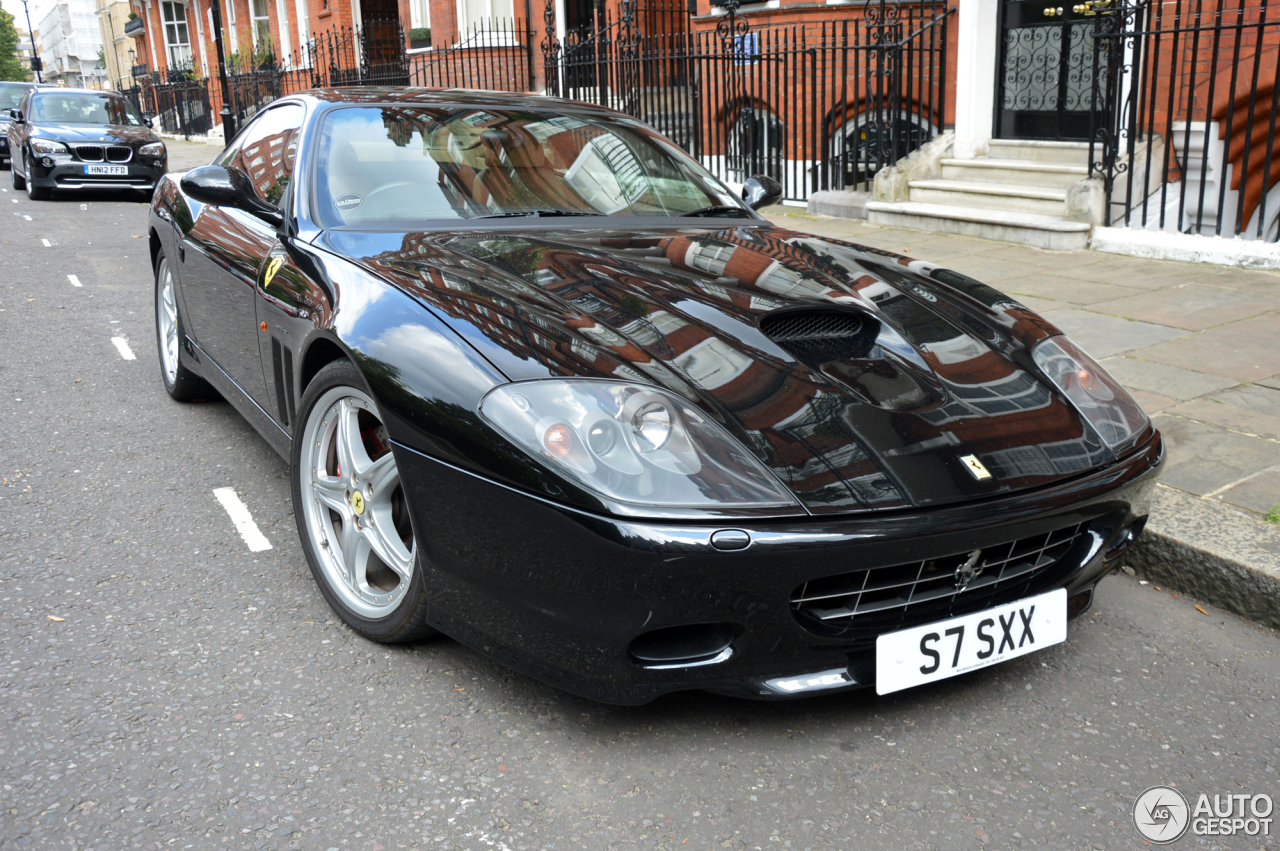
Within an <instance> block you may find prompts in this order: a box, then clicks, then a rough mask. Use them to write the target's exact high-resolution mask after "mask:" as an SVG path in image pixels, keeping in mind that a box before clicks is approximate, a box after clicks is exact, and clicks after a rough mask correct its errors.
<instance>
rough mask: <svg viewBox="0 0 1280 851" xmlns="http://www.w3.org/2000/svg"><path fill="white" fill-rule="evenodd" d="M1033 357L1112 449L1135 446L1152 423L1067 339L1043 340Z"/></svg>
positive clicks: (1053, 338) (1102, 371)
mask: <svg viewBox="0 0 1280 851" xmlns="http://www.w3.org/2000/svg"><path fill="white" fill-rule="evenodd" d="M1031 356H1032V357H1033V358H1034V359H1035V362H1036V365H1037V366H1039V367H1040V369H1041V370H1043V372H1044V374H1045V375H1046V376H1048V378H1049V380H1050V381H1052V382H1053V383H1054V384H1055V385H1056V386H1057V388H1058V389H1059V390H1061V391H1062V393H1063V395H1064V396H1066V397H1067V398H1068V399H1069V400H1071V404H1073V405H1074V406H1075V407H1076V410H1078V411H1079V412H1080V415H1081V416H1083V417H1084V418H1085V419H1086V420H1088V421H1089V425H1091V426H1093V428H1094V431H1096V432H1097V433H1098V436H1099V437H1101V438H1102V440H1103V442H1104V443H1106V444H1107V446H1109V447H1111V448H1112V449H1116V450H1118V449H1121V448H1123V447H1124V446H1126V445H1127V444H1129V443H1132V442H1133V441H1134V440H1135V439H1136V438H1137V437H1138V435H1139V434H1141V433H1142V432H1143V430H1145V429H1146V427H1147V425H1148V424H1149V423H1150V420H1148V419H1147V415H1146V414H1145V413H1143V412H1142V408H1141V407H1140V406H1139V405H1138V403H1137V401H1136V400H1135V399H1134V398H1133V397H1132V396H1130V395H1129V392H1128V391H1127V390H1125V389H1124V388H1123V387H1121V386H1120V385H1119V384H1118V383H1117V382H1116V380H1115V379H1114V378H1112V377H1111V376H1110V375H1108V374H1107V371H1106V370H1105V369H1103V368H1102V367H1101V366H1099V365H1098V363H1097V361H1095V360H1094V359H1093V358H1091V357H1089V356H1088V355H1087V354H1085V353H1084V352H1083V351H1082V350H1081V349H1080V347H1079V346H1077V345H1076V344H1075V343H1073V342H1071V341H1070V340H1068V339H1067V338H1066V337H1050V338H1048V339H1047V340H1041V341H1040V342H1039V343H1038V344H1037V345H1036V347H1035V348H1034V349H1032V351H1031Z"/></svg>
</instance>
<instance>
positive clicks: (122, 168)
mask: <svg viewBox="0 0 1280 851" xmlns="http://www.w3.org/2000/svg"><path fill="white" fill-rule="evenodd" d="M84 173H85V174H101V175H108V176H111V177H128V176H129V167H128V166H127V165H87V166H85V167H84Z"/></svg>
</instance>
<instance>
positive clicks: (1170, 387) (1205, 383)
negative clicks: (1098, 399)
mask: <svg viewBox="0 0 1280 851" xmlns="http://www.w3.org/2000/svg"><path fill="white" fill-rule="evenodd" d="M1102 365H1103V366H1104V367H1106V368H1107V371H1108V372H1110V373H1111V374H1112V375H1113V376H1114V377H1115V379H1116V380H1117V381H1119V382H1120V383H1121V384H1123V385H1124V386H1125V387H1127V388H1128V389H1129V390H1145V391H1147V392H1148V393H1158V394H1160V395H1161V396H1167V397H1172V398H1173V399H1176V400H1178V401H1184V402H1185V401H1186V400H1187V399H1194V398H1195V397H1197V396H1204V395H1206V394H1208V393H1216V392H1217V391H1219V390H1225V389H1227V388H1228V387H1234V386H1236V385H1237V384H1238V383H1239V382H1237V381H1235V380H1234V379H1231V378H1220V377H1218V376H1216V375H1207V374H1205V373H1203V372H1196V371H1194V370H1190V369H1183V368H1182V367H1180V366H1169V365H1168V364H1164V363H1156V362H1155V361H1146V360H1142V359H1140V358H1136V357H1133V356H1132V355H1119V356H1116V357H1108V358H1105V359H1103V361H1102Z"/></svg>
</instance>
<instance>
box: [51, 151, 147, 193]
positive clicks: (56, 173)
mask: <svg viewBox="0 0 1280 851" xmlns="http://www.w3.org/2000/svg"><path fill="white" fill-rule="evenodd" d="M43 159H44V158H43V157H42V158H41V160H43ZM50 159H52V160H53V163H54V164H53V166H52V167H49V166H46V165H45V164H44V163H43V162H42V161H41V160H33V161H32V162H31V174H29V175H27V180H32V179H33V178H34V184H35V186H37V187H39V188H41V189H142V190H147V191H150V190H153V189H155V187H156V184H157V183H159V182H160V178H162V177H164V176H165V173H166V172H167V171H168V163H167V161H166V160H164V159H161V160H149V161H145V162H138V161H134V162H130V163H128V164H126V165H125V166H124V167H125V169H127V171H128V173H127V174H124V175H118V176H117V175H96V174H87V173H86V169H85V166H86V165H114V164H113V163H82V162H79V161H76V160H71V159H70V158H68V157H65V156H58V157H56V158H54V157H50Z"/></svg>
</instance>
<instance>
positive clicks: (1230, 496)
mask: <svg viewBox="0 0 1280 851" xmlns="http://www.w3.org/2000/svg"><path fill="white" fill-rule="evenodd" d="M1214 499H1217V500H1219V501H1221V502H1226V503H1230V504H1231V505H1236V506H1239V507H1240V508H1247V509H1249V510H1250V511H1256V512H1258V513H1259V514H1268V513H1269V512H1272V511H1276V512H1278V513H1280V467H1276V468H1275V469H1271V470H1264V471H1263V472H1261V473H1259V474H1258V475H1256V476H1254V477H1253V478H1251V479H1246V480H1245V481H1243V482H1241V483H1240V484H1238V485H1234V486H1232V487H1230V488H1227V489H1226V490H1224V491H1223V492H1222V493H1220V494H1218V495H1217V496H1216V497H1214ZM1277 528H1280V525H1277Z"/></svg>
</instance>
